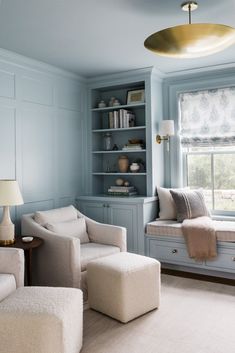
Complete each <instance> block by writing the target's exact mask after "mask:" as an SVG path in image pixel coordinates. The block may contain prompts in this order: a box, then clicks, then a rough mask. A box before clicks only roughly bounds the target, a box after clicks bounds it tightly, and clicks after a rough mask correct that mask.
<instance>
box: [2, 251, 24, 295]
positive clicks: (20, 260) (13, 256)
mask: <svg viewBox="0 0 235 353" xmlns="http://www.w3.org/2000/svg"><path fill="white" fill-rule="evenodd" d="M0 273H1V274H4V273H5V274H12V275H13V276H14V278H15V282H16V287H17V288H18V287H22V286H23V285H24V252H23V250H22V249H15V248H7V247H5V248H4V247H3V248H0Z"/></svg>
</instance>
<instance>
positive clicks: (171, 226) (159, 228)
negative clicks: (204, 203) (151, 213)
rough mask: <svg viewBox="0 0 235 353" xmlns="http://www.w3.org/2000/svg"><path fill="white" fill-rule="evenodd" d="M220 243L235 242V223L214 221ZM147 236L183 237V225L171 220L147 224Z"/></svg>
mask: <svg viewBox="0 0 235 353" xmlns="http://www.w3.org/2000/svg"><path fill="white" fill-rule="evenodd" d="M213 223H214V225H215V230H216V236H217V240H218V241H225V242H235V222H227V221H215V220H214V221H213ZM146 233H147V235H152V236H172V237H174V236H176V237H177V236H183V233H182V223H179V222H177V221H171V220H168V221H167V220H164V221H161V220H159V221H154V222H150V223H148V224H147V228H146Z"/></svg>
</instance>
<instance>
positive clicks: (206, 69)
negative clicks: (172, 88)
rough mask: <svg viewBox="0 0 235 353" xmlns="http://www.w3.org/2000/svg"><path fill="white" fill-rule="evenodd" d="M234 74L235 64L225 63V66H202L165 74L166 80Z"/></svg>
mask: <svg viewBox="0 0 235 353" xmlns="http://www.w3.org/2000/svg"><path fill="white" fill-rule="evenodd" d="M229 72H231V73H234V72H235V62H230V63H225V64H218V65H208V66H202V67H197V68H192V69H185V70H178V71H171V72H165V73H164V78H165V79H166V80H168V79H174V78H175V79H177V78H181V79H184V78H186V77H190V76H192V77H193V76H200V75H203V76H204V75H208V76H209V75H212V74H213V73H216V75H218V74H224V73H229Z"/></svg>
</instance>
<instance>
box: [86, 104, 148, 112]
mask: <svg viewBox="0 0 235 353" xmlns="http://www.w3.org/2000/svg"><path fill="white" fill-rule="evenodd" d="M144 106H145V103H136V104H120V105H116V106H114V107H105V108H93V109H91V110H92V111H93V112H109V111H114V110H119V109H131V108H138V107H144Z"/></svg>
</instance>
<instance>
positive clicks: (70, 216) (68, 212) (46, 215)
mask: <svg viewBox="0 0 235 353" xmlns="http://www.w3.org/2000/svg"><path fill="white" fill-rule="evenodd" d="M77 217H78V213H77V210H76V208H75V207H74V206H72V205H70V206H68V207H61V208H55V209H53V210H48V211H38V212H35V214H34V220H35V222H37V223H38V224H40V225H41V226H43V227H45V225H46V224H47V223H58V222H67V221H72V220H75V219H77Z"/></svg>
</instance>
